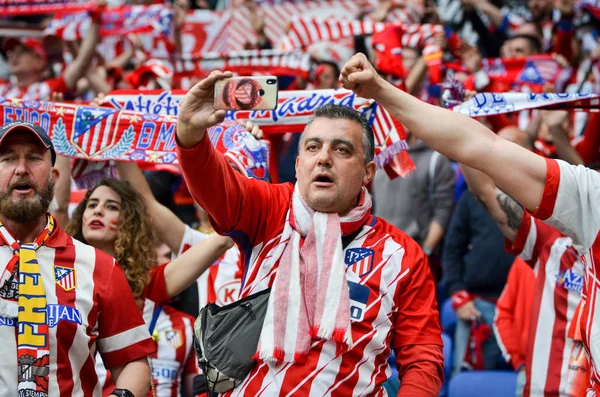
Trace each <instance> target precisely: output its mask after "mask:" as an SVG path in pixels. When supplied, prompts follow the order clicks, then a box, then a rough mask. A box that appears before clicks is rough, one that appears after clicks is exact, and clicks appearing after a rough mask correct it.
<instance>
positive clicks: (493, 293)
mask: <svg viewBox="0 0 600 397" xmlns="http://www.w3.org/2000/svg"><path fill="white" fill-rule="evenodd" d="M514 260H515V257H514V256H513V255H510V254H509V253H507V252H506V251H505V250H504V235H503V234H502V232H501V231H500V229H499V228H498V226H497V225H496V223H495V222H494V220H493V219H492V217H491V216H490V215H489V214H488V212H487V211H486V210H485V209H484V208H483V207H482V206H481V204H479V203H478V202H477V200H475V198H474V197H473V195H472V194H471V192H469V191H467V192H465V193H464V194H463V196H462V197H461V199H460V201H459V202H458V205H457V207H456V210H455V212H454V215H453V216H452V220H451V222H450V227H449V229H448V232H447V233H446V243H445V245H444V254H443V258H442V262H443V266H444V274H445V276H446V287H447V289H448V293H449V294H450V295H452V294H453V293H455V292H457V291H460V290H466V291H468V292H469V293H471V294H473V295H478V296H481V297H484V298H493V299H497V298H498V297H499V296H500V294H501V293H502V289H503V288H504V285H505V284H506V278H507V277H508V272H509V270H510V267H511V265H512V263H513V262H514Z"/></svg>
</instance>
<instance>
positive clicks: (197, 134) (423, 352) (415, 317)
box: [177, 71, 443, 397]
mask: <svg viewBox="0 0 600 397" xmlns="http://www.w3.org/2000/svg"><path fill="white" fill-rule="evenodd" d="M229 76H231V73H229V72H225V73H223V72H220V71H214V72H212V73H211V74H210V75H209V76H208V77H207V78H206V79H204V80H202V81H201V82H200V83H198V84H197V85H196V86H194V87H193V88H192V89H191V90H190V91H189V92H188V93H187V94H186V96H185V99H184V100H183V102H182V104H181V107H180V113H179V119H178V127H177V142H178V146H177V154H178V158H179V161H180V165H181V168H182V171H183V175H184V177H185V179H186V182H187V185H188V187H189V189H190V192H191V193H192V196H193V197H194V199H195V200H196V201H197V202H198V203H199V204H200V205H201V206H202V207H203V208H204V209H205V210H206V211H207V212H208V214H209V215H210V217H211V222H212V224H213V226H214V229H215V230H216V231H217V232H218V233H220V234H226V235H229V236H230V237H232V238H233V239H234V240H235V241H236V243H237V244H238V245H239V246H240V251H242V252H243V253H244V255H245V263H246V267H245V269H244V277H243V280H244V283H243V285H242V290H241V294H240V297H241V298H243V297H247V296H249V295H253V294H255V293H257V292H260V291H263V290H265V289H268V288H271V291H270V297H269V304H268V308H267V313H266V316H265V321H264V324H263V328H262V333H261V336H260V341H259V346H258V348H257V352H256V353H257V354H256V358H257V364H256V366H255V367H254V369H253V370H252V371H251V372H250V374H249V375H248V376H247V377H246V379H245V380H244V381H243V382H242V383H241V384H240V385H239V386H238V387H236V388H235V389H233V390H231V391H230V392H228V393H227V394H226V395H227V396H229V395H231V396H254V395H257V394H258V393H259V392H262V393H263V394H264V395H270V396H274V395H282V396H283V395H287V394H288V393H294V392H297V393H299V394H302V395H311V396H321V395H325V394H328V393H329V392H333V395H342V396H353V395H366V396H373V395H378V394H379V393H381V392H382V383H383V382H385V381H386V380H387V379H388V377H389V375H390V373H391V370H390V368H389V366H388V364H387V359H388V357H389V355H390V353H391V350H392V349H393V350H394V352H395V353H396V357H397V367H398V372H399V377H400V380H401V387H400V391H399V395H402V396H415V397H416V396H419V397H422V396H432V397H433V396H437V395H438V393H439V391H440V388H441V385H442V380H443V356H442V342H441V329H440V325H439V320H438V311H437V307H436V302H435V287H434V283H433V279H432V277H431V274H430V273H429V267H428V263H427V257H426V255H425V254H424V252H423V251H422V250H421V248H420V247H419V246H418V244H417V243H416V242H415V241H413V240H412V239H410V238H409V237H408V236H407V235H406V234H404V233H403V232H401V231H400V230H398V229H396V228H394V227H393V226H391V225H389V224H387V223H386V222H385V221H383V220H381V219H378V218H376V217H374V216H373V215H372V213H371V197H370V195H369V193H368V192H367V190H366V188H365V186H366V185H367V184H368V183H369V182H370V181H371V180H372V179H373V176H374V175H375V164H374V162H373V152H374V143H373V142H374V138H373V132H372V130H371V128H370V127H369V125H368V123H367V121H366V120H365V119H364V118H362V117H361V116H360V114H359V113H358V112H356V111H354V110H353V109H351V108H348V107H344V106H338V105H326V106H323V107H321V108H319V109H318V110H317V111H316V112H315V117H314V119H313V120H312V121H311V122H310V123H309V124H308V126H307V127H306V129H305V131H304V133H303V135H302V137H301V139H300V153H299V156H298V158H297V159H296V175H297V180H298V182H297V184H296V185H295V186H294V185H291V184H276V185H269V184H267V183H264V182H262V181H258V180H251V179H247V178H244V177H243V176H241V175H239V174H238V173H236V172H235V171H233V170H232V168H231V167H229V166H228V164H227V161H226V159H225V158H224V157H223V155H222V154H220V153H219V152H218V151H216V150H215V149H214V148H213V146H212V145H211V144H210V141H209V139H208V138H206V129H207V128H209V127H211V126H213V125H215V124H217V123H218V122H220V121H222V120H223V118H224V116H225V112H224V111H217V110H215V109H214V102H213V99H212V98H213V91H214V84H215V82H216V81H217V80H221V79H223V78H226V77H229Z"/></svg>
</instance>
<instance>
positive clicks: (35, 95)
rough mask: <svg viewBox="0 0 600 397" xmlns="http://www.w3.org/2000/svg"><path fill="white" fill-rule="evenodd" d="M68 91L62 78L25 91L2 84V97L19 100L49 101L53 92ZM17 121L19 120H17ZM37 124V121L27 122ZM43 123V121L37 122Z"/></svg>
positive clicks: (3, 82)
mask: <svg viewBox="0 0 600 397" xmlns="http://www.w3.org/2000/svg"><path fill="white" fill-rule="evenodd" d="M66 91H68V89H67V86H66V85H65V80H64V79H63V78H62V76H61V77H58V78H55V79H47V80H44V81H40V82H39V83H33V84H31V85H30V86H28V87H27V88H25V89H21V88H19V87H17V86H16V85H14V84H12V83H10V82H8V81H1V82H0V96H1V97H4V98H19V99H26V100H31V101H49V100H50V96H51V95H52V93H53V92H66ZM15 120H19V119H18V118H16V119H15ZM27 121H31V122H32V123H35V122H36V121H33V120H27ZM37 122H40V123H41V120H39V121H37Z"/></svg>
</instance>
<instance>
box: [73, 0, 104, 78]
mask: <svg viewBox="0 0 600 397" xmlns="http://www.w3.org/2000/svg"><path fill="white" fill-rule="evenodd" d="M96 3H97V7H99V8H100V9H101V7H103V4H104V1H100V0H98V1H96ZM101 4H102V5H101ZM97 12H99V10H98V11H97ZM99 38H100V17H99V15H96V16H92V25H91V27H90V30H89V31H88V33H87V35H86V36H85V39H84V40H83V42H82V43H81V47H79V52H78V53H77V57H76V58H75V59H74V60H73V62H71V63H70V64H69V65H68V66H67V68H66V69H65V73H64V79H65V84H66V86H67V87H68V88H69V89H73V88H75V85H76V84H77V80H79V79H80V78H81V77H83V75H84V74H85V72H86V71H87V68H88V67H89V66H90V63H91V62H92V58H93V55H94V52H95V50H96V44H98V40H99Z"/></svg>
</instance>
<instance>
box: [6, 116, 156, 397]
mask: <svg viewBox="0 0 600 397" xmlns="http://www.w3.org/2000/svg"><path fill="white" fill-rule="evenodd" d="M55 160H56V152H55V150H54V147H53V145H52V141H51V140H50V138H49V137H48V135H47V134H46V132H45V131H44V129H43V128H41V127H39V126H36V125H33V124H30V123H26V122H20V121H17V122H13V123H9V124H6V125H5V126H3V127H2V128H0V340H1V341H2V343H0V356H1V357H2V360H0V396H2V397H9V396H10V397H13V396H15V395H18V396H20V397H21V396H35V397H47V396H65V397H66V396H72V395H76V396H101V390H100V386H99V384H98V378H97V375H96V371H95V370H94V357H95V354H96V351H98V352H100V355H101V356H102V359H103V361H104V363H105V365H106V366H107V368H109V369H110V370H111V372H112V376H113V378H114V379H115V380H116V382H115V384H116V386H117V389H116V390H115V391H114V392H113V393H112V394H111V395H115V396H133V395H136V396H142V395H146V393H147V392H148V389H149V386H150V369H149V366H148V362H147V359H146V356H147V355H148V354H150V353H153V352H154V351H155V350H156V348H155V347H154V344H153V342H152V339H151V338H150V335H149V334H148V331H147V328H146V326H145V325H144V321H143V319H142V316H141V314H140V312H139V310H138V308H137V306H136V304H135V301H134V299H133V295H132V293H131V291H130V289H129V286H128V284H127V281H126V279H125V275H124V274H123V272H122V270H121V268H120V267H119V265H118V264H117V263H116V262H115V260H114V259H113V258H111V257H110V256H108V255H106V254H104V253H102V252H101V251H99V250H97V249H95V248H93V247H90V246H88V245H85V244H83V243H81V242H79V241H77V240H75V239H73V238H72V237H70V236H68V235H67V234H66V233H65V232H64V231H63V230H62V229H61V228H60V227H59V226H58V225H57V224H56V221H55V220H54V218H53V217H52V215H50V214H49V213H48V206H49V205H50V202H51V201H52V197H53V195H54V184H55V181H56V179H57V178H58V177H59V174H58V170H57V169H56V168H54V162H55Z"/></svg>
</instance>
